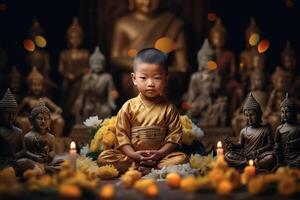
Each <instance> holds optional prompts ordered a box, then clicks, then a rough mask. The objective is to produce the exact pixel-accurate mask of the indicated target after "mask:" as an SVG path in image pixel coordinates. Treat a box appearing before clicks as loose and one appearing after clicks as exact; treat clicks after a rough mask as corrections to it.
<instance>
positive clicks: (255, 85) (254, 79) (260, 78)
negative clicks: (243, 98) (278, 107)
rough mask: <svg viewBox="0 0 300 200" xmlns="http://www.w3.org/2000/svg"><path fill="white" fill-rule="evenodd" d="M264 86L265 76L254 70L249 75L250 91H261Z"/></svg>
mask: <svg viewBox="0 0 300 200" xmlns="http://www.w3.org/2000/svg"><path fill="white" fill-rule="evenodd" d="M264 86H265V76H264V73H263V72H262V71H259V70H256V71H253V72H252V73H251V90H252V91H255V90H262V89H263V88H264Z"/></svg>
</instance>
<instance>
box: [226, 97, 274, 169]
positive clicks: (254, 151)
mask: <svg viewBox="0 0 300 200" xmlns="http://www.w3.org/2000/svg"><path fill="white" fill-rule="evenodd" d="M243 112H244V115H245V117H246V119H247V126H246V127H244V128H243V129H242V130H241V132H240V138H239V142H238V143H237V144H236V143H233V142H232V141H231V140H230V139H228V138H226V139H225V147H226V149H227V152H226V154H225V160H226V161H227V162H228V163H229V165H231V166H234V167H245V166H246V165H248V161H249V160H250V159H252V160H253V161H254V163H255V166H256V167H257V168H258V169H261V170H272V169H273V167H274V166H275V156H274V154H273V145H274V141H273V137H272V133H271V130H270V128H269V127H268V126H265V125H262V123H261V116H262V111H261V107H260V105H259V104H258V102H257V101H256V100H255V98H254V97H253V95H252V93H250V94H249V96H248V98H247V99H246V102H245V104H244V107H243Z"/></svg>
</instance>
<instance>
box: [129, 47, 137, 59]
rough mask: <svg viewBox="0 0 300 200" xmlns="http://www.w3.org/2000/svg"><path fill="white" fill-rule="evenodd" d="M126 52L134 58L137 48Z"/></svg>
mask: <svg viewBox="0 0 300 200" xmlns="http://www.w3.org/2000/svg"><path fill="white" fill-rule="evenodd" d="M127 54H128V56H129V57H130V58H134V57H135V55H136V54H137V50H136V49H130V50H129V51H128V53H127Z"/></svg>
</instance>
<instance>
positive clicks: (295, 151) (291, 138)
mask: <svg viewBox="0 0 300 200" xmlns="http://www.w3.org/2000/svg"><path fill="white" fill-rule="evenodd" d="M280 107H281V124H280V125H279V126H278V127H277V129H276V134H275V146H274V151H275V153H276V155H277V161H278V165H287V166H290V167H296V168H300V150H299V145H300V126H299V123H298V122H297V111H296V105H295V103H294V101H293V100H292V99H290V98H289V97H288V94H287V95H286V98H285V99H284V100H283V101H282V103H281V105H280Z"/></svg>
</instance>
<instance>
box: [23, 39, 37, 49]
mask: <svg viewBox="0 0 300 200" xmlns="http://www.w3.org/2000/svg"><path fill="white" fill-rule="evenodd" d="M23 45H24V48H25V49H26V50H27V51H31V52H32V51H34V50H35V44H34V42H33V41H32V40H31V39H25V40H24V42H23Z"/></svg>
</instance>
